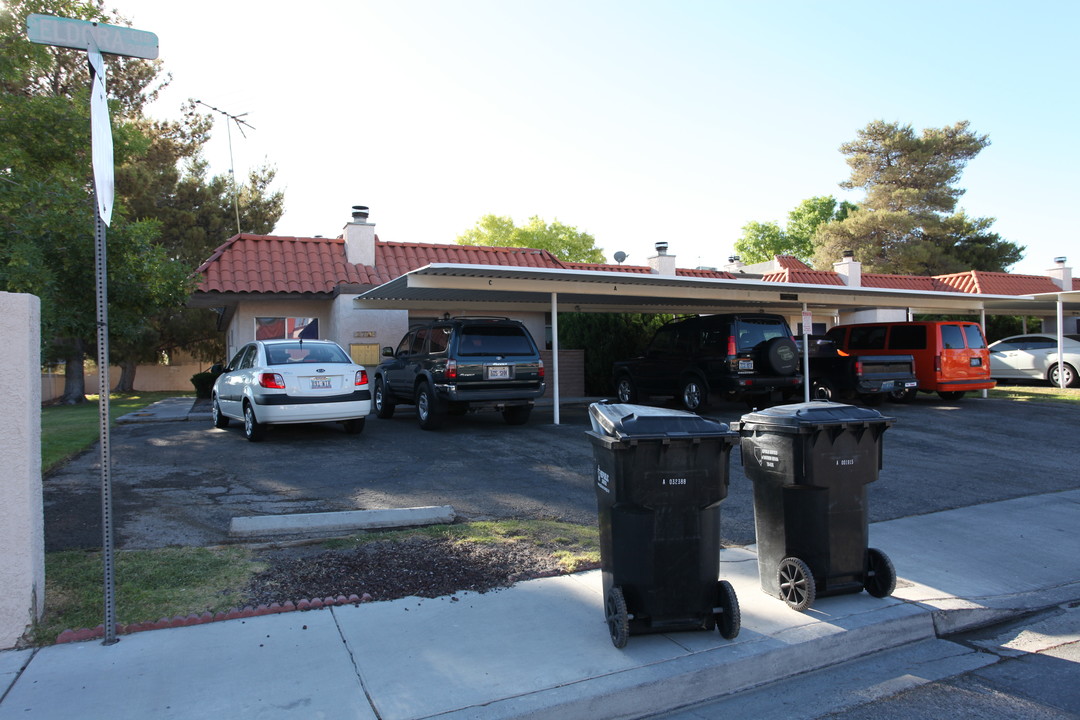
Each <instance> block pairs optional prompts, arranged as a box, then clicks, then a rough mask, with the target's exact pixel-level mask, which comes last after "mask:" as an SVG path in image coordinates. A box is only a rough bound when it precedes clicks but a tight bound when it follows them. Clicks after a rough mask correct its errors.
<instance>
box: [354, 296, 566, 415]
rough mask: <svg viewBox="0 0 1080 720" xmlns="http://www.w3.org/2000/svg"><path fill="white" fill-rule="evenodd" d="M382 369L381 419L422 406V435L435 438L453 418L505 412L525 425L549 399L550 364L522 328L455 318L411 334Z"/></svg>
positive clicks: (389, 351) (378, 388)
mask: <svg viewBox="0 0 1080 720" xmlns="http://www.w3.org/2000/svg"><path fill="white" fill-rule="evenodd" d="M382 354H383V358H384V359H383V361H382V363H380V364H379V367H377V368H376V369H375V380H374V383H375V384H374V390H373V398H372V399H373V404H374V406H375V414H376V415H377V416H378V417H380V418H389V417H392V416H393V414H394V407H395V406H396V405H398V404H401V403H404V404H412V405H415V406H416V416H417V419H418V420H419V421H420V427H422V428H423V429H425V430H434V429H436V428H438V427H439V426H440V425H442V423H443V421H444V420H445V418H446V416H447V415H464V414H465V413H467V412H469V411H472V410H485V409H493V410H499V411H501V412H502V414H503V418H504V419H505V420H506V422H507V423H508V424H510V425H523V424H524V423H525V422H527V421H528V419H529V414H530V413H531V412H532V408H533V401H534V400H535V399H536V398H538V397H541V396H542V395H543V394H544V387H545V384H544V363H543V361H542V360H541V359H540V351H539V350H538V349H537V347H536V343H535V342H533V339H532V336H531V335H530V334H529V331H528V330H527V329H526V328H525V326H524V325H522V324H521V323H520V322H518V321H517V320H510V319H507V318H495V317H455V318H448V319H445V320H437V321H435V322H433V323H428V324H426V325H420V326H417V327H414V328H412V329H411V330H410V331H409V332H408V334H407V335H405V337H403V338H402V339H401V342H400V343H398V346H397V349H396V350H395V349H394V348H391V347H384V348H383V350H382Z"/></svg>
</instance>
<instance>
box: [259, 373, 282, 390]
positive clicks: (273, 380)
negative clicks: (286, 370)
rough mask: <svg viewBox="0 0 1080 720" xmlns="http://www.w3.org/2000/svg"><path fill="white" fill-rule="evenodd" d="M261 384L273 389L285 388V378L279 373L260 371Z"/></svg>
mask: <svg viewBox="0 0 1080 720" xmlns="http://www.w3.org/2000/svg"><path fill="white" fill-rule="evenodd" d="M259 386H260V387H264V388H269V389H271V390H284V389H285V379H284V378H283V377H281V376H280V375H278V374H277V373H260V375H259Z"/></svg>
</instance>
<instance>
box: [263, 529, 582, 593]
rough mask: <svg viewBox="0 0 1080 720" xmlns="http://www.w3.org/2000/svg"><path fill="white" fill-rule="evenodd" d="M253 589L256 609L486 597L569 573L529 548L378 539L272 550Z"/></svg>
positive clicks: (526, 545)
mask: <svg viewBox="0 0 1080 720" xmlns="http://www.w3.org/2000/svg"><path fill="white" fill-rule="evenodd" d="M261 559H262V560H263V561H264V562H266V563H267V564H268V567H267V569H266V570H265V571H263V572H261V573H259V574H258V575H257V576H255V577H254V578H253V579H252V581H251V584H250V585H249V586H248V600H249V604H251V605H253V606H254V605H259V604H270V603H275V602H276V603H284V602H286V601H289V600H291V601H293V602H296V601H298V600H302V599H311V598H325V597H337V596H338V595H344V596H346V597H348V596H349V595H357V596H360V597H363V595H364V594H365V593H366V594H367V595H369V596H370V598H371V599H372V600H376V601H378V600H394V599H397V598H403V597H413V596H415V597H426V598H434V597H440V596H443V595H453V594H454V593H456V592H463V591H466V590H471V591H474V592H486V591H488V590H494V589H497V588H503V587H509V586H511V585H513V584H514V583H515V582H517V581H519V580H526V579H529V578H534V577H541V576H546V575H554V574H558V573H560V572H562V570H561V568H560V566H559V565H558V563H557V562H556V560H555V559H554V558H553V557H552V555H551V552H550V550H544V549H542V548H538V547H535V546H533V545H531V544H529V543H525V542H521V543H506V544H501V545H497V546H495V545H483V544H478V543H461V542H455V541H453V540H449V539H445V538H430V537H423V536H418V537H410V538H406V539H403V540H397V541H391V540H379V541H375V542H371V543H367V544H365V545H362V546H360V547H358V548H353V549H348V550H324V549H322V548H313V547H293V548H287V549H275V550H269V551H266V552H265V553H264V554H263V555H262V557H261Z"/></svg>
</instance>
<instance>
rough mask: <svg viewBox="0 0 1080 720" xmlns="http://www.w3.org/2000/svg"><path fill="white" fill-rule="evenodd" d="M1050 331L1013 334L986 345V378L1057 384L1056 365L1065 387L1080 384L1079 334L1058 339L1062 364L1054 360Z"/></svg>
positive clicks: (1053, 347)
mask: <svg viewBox="0 0 1080 720" xmlns="http://www.w3.org/2000/svg"><path fill="white" fill-rule="evenodd" d="M1057 348H1058V343H1057V337H1056V336H1054V335H1052V334H1043V333H1040V334H1029V335H1013V336H1012V337H1007V338H1004V339H1002V340H998V341H997V342H995V343H991V344H990V377H992V378H994V379H995V380H1045V381H1046V382H1048V383H1050V384H1051V385H1053V386H1054V387H1059V384H1060V381H1059V378H1058V368H1059V367H1060V368H1061V372H1062V373H1063V374H1064V376H1065V386H1066V387H1078V386H1080V375H1078V374H1077V368H1080V335H1066V336H1064V338H1062V351H1063V353H1064V360H1065V362H1064V363H1059V362H1058V351H1057Z"/></svg>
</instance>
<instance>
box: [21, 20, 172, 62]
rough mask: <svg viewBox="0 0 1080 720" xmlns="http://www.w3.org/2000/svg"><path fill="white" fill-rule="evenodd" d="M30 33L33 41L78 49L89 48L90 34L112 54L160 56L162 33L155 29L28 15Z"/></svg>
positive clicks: (146, 57)
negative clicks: (151, 30)
mask: <svg viewBox="0 0 1080 720" xmlns="http://www.w3.org/2000/svg"><path fill="white" fill-rule="evenodd" d="M26 36H27V37H28V38H29V39H30V41H31V42H36V43H40V44H42V45H59V46H60V47H66V48H74V49H75V50H86V49H87V47H88V45H89V40H90V38H93V40H94V42H95V43H97V47H98V50H100V51H101V52H103V53H109V54H110V55H125V56H127V57H137V58H144V59H146V60H155V59H156V58H157V56H158V37H157V35H155V34H154V33H152V32H146V31H145V30H135V29H133V28H129V27H122V26H120V25H106V24H105V23H98V22H90V21H89V20H75V19H73V18H62V17H56V16H54V15H36V14H35V15H27V16H26Z"/></svg>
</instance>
